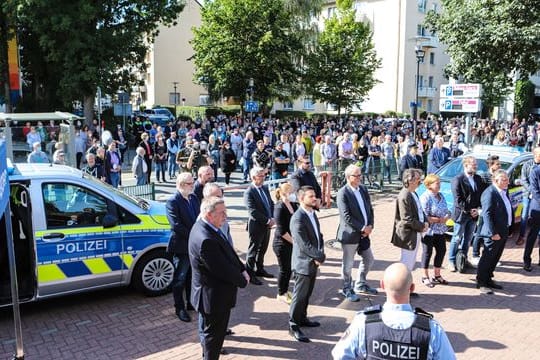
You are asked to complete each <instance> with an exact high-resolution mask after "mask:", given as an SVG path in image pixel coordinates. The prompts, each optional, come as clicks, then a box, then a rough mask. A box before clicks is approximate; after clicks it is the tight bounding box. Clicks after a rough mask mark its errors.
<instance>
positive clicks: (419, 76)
mask: <svg viewBox="0 0 540 360" xmlns="http://www.w3.org/2000/svg"><path fill="white" fill-rule="evenodd" d="M418 86H419V87H424V75H418Z"/></svg>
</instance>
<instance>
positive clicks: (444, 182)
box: [416, 145, 533, 230]
mask: <svg viewBox="0 0 540 360" xmlns="http://www.w3.org/2000/svg"><path fill="white" fill-rule="evenodd" d="M467 155H473V156H474V157H475V158H476V161H477V163H478V170H477V174H479V175H481V174H482V173H486V172H487V171H488V166H487V163H486V159H487V158H488V156H490V155H498V156H499V161H500V163H501V168H502V169H504V170H506V172H507V173H508V176H509V178H510V185H509V187H508V193H509V195H510V202H511V203H512V208H513V209H514V217H515V222H516V223H518V222H520V221H521V212H522V210H523V205H522V199H523V186H522V185H521V181H520V177H521V168H522V166H523V163H524V162H525V161H527V160H530V159H532V157H533V156H532V153H530V152H523V151H521V150H518V149H515V148H512V147H508V146H494V145H477V146H475V147H474V148H473V150H472V151H471V152H468V153H466V154H464V155H462V156H460V157H458V158H455V159H452V160H450V161H449V162H448V163H446V164H445V165H444V166H443V167H442V168H440V169H439V170H438V171H437V172H436V173H435V174H437V175H438V176H439V177H440V178H441V190H440V191H441V193H442V194H443V195H444V197H445V199H446V202H447V204H448V209H450V211H452V210H453V209H454V197H453V195H452V184H451V183H452V179H453V178H454V177H456V176H457V175H459V174H460V173H462V172H463V164H462V159H463V157H464V156H467ZM424 191H426V188H425V186H424V185H423V184H422V185H420V186H419V187H418V190H417V191H416V193H417V194H418V195H419V196H420V195H422V194H423V193H424ZM447 225H449V226H452V225H453V222H452V220H449V221H448V223H447ZM450 230H451V229H450Z"/></svg>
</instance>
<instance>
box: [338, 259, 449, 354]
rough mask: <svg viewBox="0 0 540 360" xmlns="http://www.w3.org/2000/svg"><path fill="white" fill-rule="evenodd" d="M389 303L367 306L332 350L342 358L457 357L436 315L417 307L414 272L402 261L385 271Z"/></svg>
mask: <svg viewBox="0 0 540 360" xmlns="http://www.w3.org/2000/svg"><path fill="white" fill-rule="evenodd" d="M381 288H383V289H384V290H385V291H386V303H385V304H384V305H383V306H380V305H377V306H373V307H369V308H366V309H364V311H361V312H360V313H358V315H357V316H356V317H355V318H354V320H353V322H352V324H351V325H350V326H349V328H348V329H347V331H346V332H345V334H343V336H342V338H341V339H340V340H339V342H338V343H337V344H336V346H335V347H334V349H333V350H332V356H333V358H334V360H337V359H340V360H345V359H424V360H426V359H428V360H430V359H455V358H456V356H455V354H454V349H453V348H452V345H451V344H450V341H449V340H448V337H447V336H446V333H445V332H444V330H443V329H442V327H441V326H440V325H439V324H438V323H437V322H436V321H435V320H433V319H432V316H431V315H429V314H428V313H425V312H423V311H421V310H418V309H417V311H416V312H415V311H413V309H412V307H411V305H410V304H409V296H410V293H411V292H412V291H413V290H414V284H413V282H412V274H411V272H410V271H409V270H408V269H407V267H406V266H405V265H404V264H402V263H395V264H392V265H390V266H389V267H388V268H387V269H386V270H385V272H384V277H383V280H381Z"/></svg>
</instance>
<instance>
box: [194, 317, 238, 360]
mask: <svg viewBox="0 0 540 360" xmlns="http://www.w3.org/2000/svg"><path fill="white" fill-rule="evenodd" d="M230 315H231V310H230V309H229V310H227V311H225V312H219V313H212V314H205V313H203V312H199V337H200V339H201V345H202V348H203V359H204V360H218V359H219V355H220V352H221V348H222V347H223V341H224V340H225V333H226V332H227V327H228V326H229V317H230Z"/></svg>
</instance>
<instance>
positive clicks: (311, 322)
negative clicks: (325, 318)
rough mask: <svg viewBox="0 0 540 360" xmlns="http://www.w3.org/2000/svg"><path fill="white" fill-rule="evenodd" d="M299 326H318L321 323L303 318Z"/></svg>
mask: <svg viewBox="0 0 540 360" xmlns="http://www.w3.org/2000/svg"><path fill="white" fill-rule="evenodd" d="M300 326H304V327H319V326H321V323H320V322H318V321H311V320H309V319H306V320H304V322H303V323H301V324H300Z"/></svg>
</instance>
